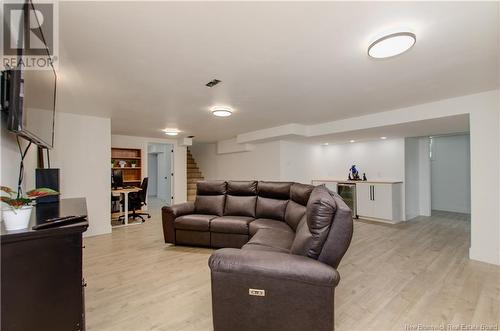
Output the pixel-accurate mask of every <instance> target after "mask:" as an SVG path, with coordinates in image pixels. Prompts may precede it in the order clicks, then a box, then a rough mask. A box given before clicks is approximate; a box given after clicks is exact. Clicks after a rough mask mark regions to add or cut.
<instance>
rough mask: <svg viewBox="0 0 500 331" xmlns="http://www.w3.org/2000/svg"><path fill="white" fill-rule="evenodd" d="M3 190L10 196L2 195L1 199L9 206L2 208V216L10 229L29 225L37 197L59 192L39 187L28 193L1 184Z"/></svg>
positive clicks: (23, 227)
mask: <svg viewBox="0 0 500 331" xmlns="http://www.w3.org/2000/svg"><path fill="white" fill-rule="evenodd" d="M1 191H2V192H4V193H7V194H8V196H2V197H1V201H2V202H3V203H5V204H6V205H7V206H8V208H7V209H3V210H2V218H3V220H4V222H5V228H6V229H7V230H9V231H10V230H20V229H26V228H27V227H28V223H29V221H30V216H31V211H32V210H33V205H34V200H35V199H36V198H41V197H45V196H48V195H57V194H59V192H57V191H54V190H52V189H50V188H37V189H34V190H31V191H28V192H26V195H21V194H19V193H17V192H14V191H13V190H12V189H11V188H10V187H7V186H1Z"/></svg>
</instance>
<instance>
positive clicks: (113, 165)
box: [111, 160, 115, 168]
mask: <svg viewBox="0 0 500 331" xmlns="http://www.w3.org/2000/svg"><path fill="white" fill-rule="evenodd" d="M114 167H115V160H111V168H114Z"/></svg>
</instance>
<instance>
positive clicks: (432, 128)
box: [288, 114, 469, 145]
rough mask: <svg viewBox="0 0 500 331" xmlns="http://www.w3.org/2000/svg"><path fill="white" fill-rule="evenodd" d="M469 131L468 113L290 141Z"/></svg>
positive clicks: (332, 142)
mask: <svg viewBox="0 0 500 331" xmlns="http://www.w3.org/2000/svg"><path fill="white" fill-rule="evenodd" d="M468 132H469V115H468V114H462V115H454V116H447V117H440V118H433V119H429V120H422V121H413V122H407V123H401V124H395V125H386V126H379V127H374V128H370V129H362V130H353V131H349V132H341V133H335V134H329V135H324V136H316V137H294V138H292V139H288V140H292V141H297V142H302V143H307V144H319V145H322V144H325V143H328V144H330V145H335V144H347V143H349V142H350V141H351V140H355V142H362V141H373V140H379V139H380V138H381V137H386V138H387V139H397V138H407V137H429V136H437V135H449V134H457V133H468Z"/></svg>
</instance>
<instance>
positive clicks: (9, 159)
mask: <svg viewBox="0 0 500 331" xmlns="http://www.w3.org/2000/svg"><path fill="white" fill-rule="evenodd" d="M0 131H1V135H0V146H1V151H0V176H1V177H0V183H1V185H3V186H8V187H10V188H12V189H14V190H16V191H17V180H18V177H19V162H20V161H21V156H20V153H19V148H18V146H17V142H16V135H15V134H13V133H11V132H9V131H8V130H7V129H6V124H5V119H4V113H2V119H1V129H0ZM20 142H21V147H22V149H23V150H24V148H26V146H27V145H28V143H27V141H26V140H24V139H20ZM24 167H25V169H35V168H36V146H35V145H32V146H31V149H30V151H29V152H28V154H27V156H26V159H25V160H24ZM25 174H28V178H27V180H25V181H24V182H23V189H24V190H26V189H32V188H34V183H35V182H34V180H32V179H31V178H30V176H29V171H25ZM33 176H34V171H33Z"/></svg>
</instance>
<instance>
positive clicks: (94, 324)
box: [84, 206, 500, 331]
mask: <svg viewBox="0 0 500 331" xmlns="http://www.w3.org/2000/svg"><path fill="white" fill-rule="evenodd" d="M150 208H151V207H150ZM151 209H152V210H153V211H152V216H153V217H152V218H151V219H150V220H149V221H147V222H146V223H145V224H142V225H132V226H129V227H126V228H117V229H114V230H113V233H112V234H110V235H103V236H96V237H91V238H86V239H85V245H86V249H85V250H84V275H85V279H86V281H87V283H88V286H87V289H86V320H87V330H88V331H104V330H106V331H108V330H109V331H118V330H120V331H128V330H130V331H142V330H176V331H177V330H183V331H188V330H189V331H204V330H212V319H211V299H210V274H209V268H208V265H207V260H208V257H209V256H210V254H211V252H212V250H210V249H203V248H190V247H176V246H170V245H165V244H164V243H163V238H162V231H161V220H160V212H159V206H155V207H153V208H151ZM469 229H470V220H469V217H468V216H467V215H461V214H452V213H443V212H435V213H434V214H433V216H432V217H420V218H417V219H414V220H412V221H409V222H406V223H404V224H399V225H385V224H379V223H372V222H368V221H366V222H365V221H358V222H356V223H355V230H354V237H353V241H352V244H351V247H350V248H349V251H348V253H347V254H346V256H345V257H344V259H343V261H342V263H341V265H340V267H339V272H340V274H341V277H342V279H341V281H340V284H339V286H338V287H337V291H336V294H335V305H336V308H335V318H336V322H335V330H336V331H357V330H360V331H361V330H363V331H366V330H384V331H385V330H411V327H412V326H416V325H418V324H420V325H421V326H422V327H425V326H436V327H439V326H440V325H442V324H444V325H445V326H446V325H448V324H451V325H460V324H463V323H465V324H475V325H481V324H484V325H496V326H497V329H496V330H498V326H499V324H500V267H497V266H493V265H488V264H485V263H481V262H475V261H470V260H469V259H468V258H467V256H468V248H469V231H470V230H469ZM235 331H237V330H235ZM263 331H265V330H263ZM284 331H286V330H284ZM307 331H313V330H307Z"/></svg>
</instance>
